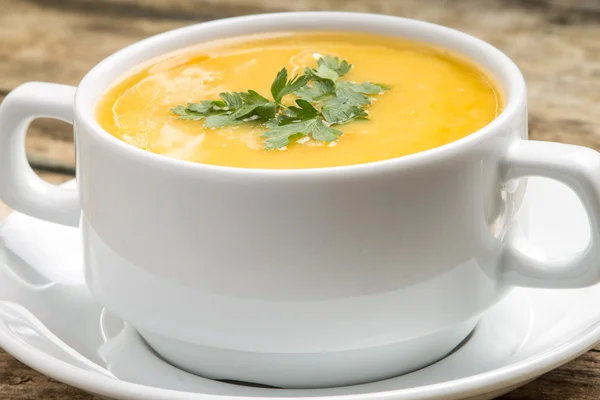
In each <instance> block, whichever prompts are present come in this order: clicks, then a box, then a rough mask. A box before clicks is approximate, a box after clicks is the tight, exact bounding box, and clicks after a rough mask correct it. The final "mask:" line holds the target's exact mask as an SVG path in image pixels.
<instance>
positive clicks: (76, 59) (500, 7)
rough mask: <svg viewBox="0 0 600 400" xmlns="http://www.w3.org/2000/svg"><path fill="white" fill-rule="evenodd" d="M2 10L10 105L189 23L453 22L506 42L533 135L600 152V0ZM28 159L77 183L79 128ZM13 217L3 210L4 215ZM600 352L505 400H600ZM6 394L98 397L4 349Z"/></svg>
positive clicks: (47, 130) (39, 139)
mask: <svg viewBox="0 0 600 400" xmlns="http://www.w3.org/2000/svg"><path fill="white" fill-rule="evenodd" d="M1 5H2V7H1V8H0V101H1V100H2V98H3V97H4V96H6V94H7V93H8V92H9V91H10V90H11V89H13V88H14V87H16V86H17V85H19V84H20V83H22V82H26V81H32V80H37V81H48V82H58V83H65V84H71V85H77V82H79V80H80V79H81V78H82V77H83V75H84V74H85V73H86V71H88V70H89V69H90V68H91V67H93V66H94V65H95V64H96V63H98V62H99V61H100V60H102V59H103V58H104V57H106V56H108V55H109V54H111V53H113V52H114V51H116V50H118V49H120V48H122V47H124V46H126V45H128V44H130V43H133V42H135V41H137V40H140V39H142V38H144V37H147V36H150V35H153V34H156V33H159V32H163V31H166V30H169V29H173V28H177V27H180V26H184V25H189V24H193V23H197V22H202V21H207V20H211V19H216V18H225V17H231V16H236V15H244V14H254V13H264V12H275V11H290V10H338V11H340V10H345V11H365V12H375V13H382V14H391V15H398V16H404V17H410V18H417V19H422V20H426V21H430V22H435V23H439V24H443V25H447V26H450V27H453V28H456V29H459V30H462V31H465V32H467V33H470V34H473V35H475V36H477V37H480V38H482V39H484V40H486V41H488V42H490V43H492V44H494V45H495V46H497V47H498V48H500V49H501V50H503V51H504V52H506V53H507V54H508V55H509V56H510V57H512V58H513V59H514V60H515V61H516V62H517V64H518V65H519V67H520V68H521V70H522V71H523V73H524V74H525V77H526V79H527V82H528V87H529V102H530V135H531V137H532V138H533V139H540V140H553V141H560V142H565V143H574V144H581V145H586V146H591V147H593V148H595V149H597V150H600V0H293V1H287V0H278V1H273V0H170V1H165V0H2V1H1ZM349 28H351V27H349ZM27 154H28V157H29V159H30V162H31V164H32V165H33V166H34V168H35V169H36V171H37V172H38V173H39V174H40V175H41V176H43V177H44V178H45V179H47V180H49V181H52V182H62V181H65V180H68V179H70V178H72V177H73V174H74V162H75V155H74V151H73V133H72V129H71V126H69V125H67V124H65V123H62V122H57V121H53V120H49V119H40V120H37V121H35V122H34V123H33V124H32V126H31V129H30V131H29V135H28V137H27ZM8 212H9V210H8V208H7V207H6V206H5V205H2V204H0V216H4V215H6V214H7V213H8ZM599 306H600V305H599ZM599 350H600V348H599ZM599 350H592V351H591V352H589V353H587V354H586V355H584V356H582V357H580V358H579V359H578V360H575V361H573V362H571V363H569V364H567V365H566V366H564V367H563V368H560V369H558V370H556V371H553V372H551V373H549V374H547V375H545V376H544V377H543V378H541V379H538V380H537V381H534V382H533V383H531V384H529V385H527V386H526V387H524V388H522V389H519V390H517V391H515V392H513V393H511V394H509V395H506V396H503V397H502V398H503V399H506V400H508V399H512V400H517V399H522V400H534V399H540V400H541V399H544V400H565V399H581V400H592V399H594V400H596V399H600V365H598V362H600V352H599ZM0 398H1V399H6V400H9V399H67V400H69V399H73V400H75V399H78V400H83V399H86V400H91V399H94V397H93V396H90V395H87V394H85V393H83V392H81V391H79V390H77V389H74V388H70V387H67V386H66V385H63V384H60V383H58V382H55V381H53V380H51V379H49V378H46V377H44V376H41V375H40V374H38V373H36V372H35V371H33V370H31V369H29V368H27V367H25V366H24V365H22V364H21V363H19V362H18V361H16V360H15V359H14V358H12V357H11V356H10V355H8V354H6V353H4V352H1V351H0Z"/></svg>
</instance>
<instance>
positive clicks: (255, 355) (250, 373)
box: [138, 318, 478, 389]
mask: <svg viewBox="0 0 600 400" xmlns="http://www.w3.org/2000/svg"><path fill="white" fill-rule="evenodd" d="M477 321H478V318H476V319H472V320H469V321H466V322H462V323H460V324H457V325H454V326H451V327H449V328H446V329H443V330H440V331H437V332H435V333H433V334H429V335H427V336H423V337H419V338H415V339H411V340H406V341H402V342H398V343H392V344H389V345H385V346H379V347H370V348H365V349H358V350H348V351H335V352H322V353H260V352H246V351H236V350H228V349H220V348H214V347H209V346H202V345H197V344H192V343H186V342H182V341H179V340H176V339H170V338H167V337H165V336H162V335H158V334H155V333H153V332H149V331H146V330H140V329H138V332H139V333H140V334H141V336H142V337H143V338H144V339H145V340H146V342H147V343H148V345H149V346H150V347H151V348H152V349H153V350H154V351H155V352H156V353H157V354H158V355H159V356H160V357H161V358H163V359H164V360H165V361H167V362H168V363H170V364H172V365H174V366H176V367H178V368H180V369H182V370H185V371H187V372H190V373H193V374H196V375H200V376H203V377H205V378H210V379H215V380H221V381H227V382H235V383H238V384H248V385H253V386H262V387H272V388H286V389H316V388H328V387H339V386H348V385H356V384H362V383H368V382H374V381H378V380H382V379H388V378H392V377H395V376H399V375H403V374H406V373H409V372H413V371H416V370H418V369H421V368H424V367H426V366H428V365H430V364H433V363H435V362H437V361H439V360H440V359H442V358H444V357H446V356H447V355H448V354H450V353H452V351H453V350H454V349H455V348H456V347H457V346H458V345H460V344H461V343H462V342H463V340H464V339H465V338H467V337H468V336H469V334H470V333H471V331H472V330H473V329H474V327H475V325H476V324H477Z"/></svg>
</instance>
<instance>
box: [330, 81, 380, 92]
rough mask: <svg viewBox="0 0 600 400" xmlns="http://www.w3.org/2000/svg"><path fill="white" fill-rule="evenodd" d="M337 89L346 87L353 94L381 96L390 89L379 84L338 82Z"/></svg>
mask: <svg viewBox="0 0 600 400" xmlns="http://www.w3.org/2000/svg"><path fill="white" fill-rule="evenodd" d="M338 87H346V88H350V89H352V90H354V91H355V92H359V93H363V94H382V93H383V92H384V91H386V90H389V89H390V87H389V86H387V85H382V84H379V83H371V82H363V83H354V82H340V83H339V84H338Z"/></svg>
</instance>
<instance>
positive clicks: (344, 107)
mask: <svg viewBox="0 0 600 400" xmlns="http://www.w3.org/2000/svg"><path fill="white" fill-rule="evenodd" d="M321 111H322V112H323V116H324V117H325V120H326V121H327V122H328V123H329V124H345V123H347V122H350V121H352V120H354V119H358V118H365V117H366V116H367V115H368V114H367V112H366V111H365V110H363V109H362V108H360V107H358V106H355V105H353V104H350V103H347V102H346V101H344V100H343V99H340V98H336V99H333V100H331V101H330V102H329V103H327V104H325V105H324V106H323V109H322V110H321Z"/></svg>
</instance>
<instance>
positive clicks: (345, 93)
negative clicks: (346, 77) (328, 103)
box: [335, 87, 371, 106]
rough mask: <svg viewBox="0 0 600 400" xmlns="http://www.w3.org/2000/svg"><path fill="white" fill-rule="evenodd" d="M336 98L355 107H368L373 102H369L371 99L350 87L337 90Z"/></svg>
mask: <svg viewBox="0 0 600 400" xmlns="http://www.w3.org/2000/svg"><path fill="white" fill-rule="evenodd" d="M335 96H336V98H338V99H341V100H344V102H346V103H348V104H352V105H354V106H366V105H368V104H371V100H369V97H367V95H366V94H362V93H360V92H357V91H356V90H354V89H351V88H349V87H341V88H338V89H336V90H335Z"/></svg>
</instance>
